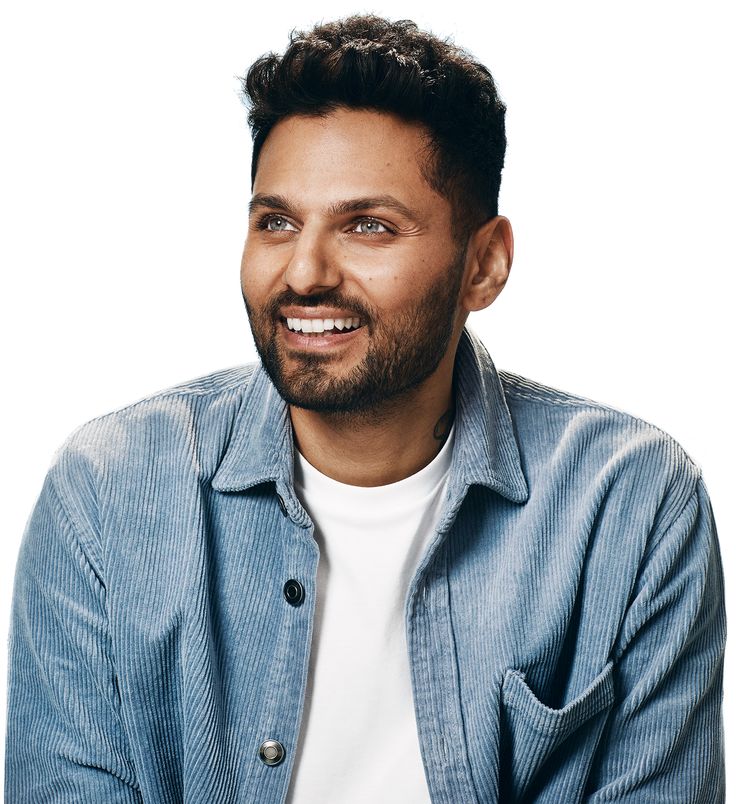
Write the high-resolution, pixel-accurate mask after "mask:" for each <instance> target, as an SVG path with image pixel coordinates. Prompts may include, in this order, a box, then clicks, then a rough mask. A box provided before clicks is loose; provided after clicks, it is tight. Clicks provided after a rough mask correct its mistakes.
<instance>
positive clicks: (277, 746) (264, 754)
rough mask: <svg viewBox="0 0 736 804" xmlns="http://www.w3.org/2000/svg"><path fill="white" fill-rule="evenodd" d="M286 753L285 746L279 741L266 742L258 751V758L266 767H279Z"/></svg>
mask: <svg viewBox="0 0 736 804" xmlns="http://www.w3.org/2000/svg"><path fill="white" fill-rule="evenodd" d="M285 753H286V751H284V746H283V745H281V743H280V742H279V741H278V740H265V741H264V742H262V743H261V747H260V748H259V749H258V756H259V757H260V758H261V761H262V762H263V763H264V764H265V765H278V764H279V762H281V760H282V759H283V758H284V754H285Z"/></svg>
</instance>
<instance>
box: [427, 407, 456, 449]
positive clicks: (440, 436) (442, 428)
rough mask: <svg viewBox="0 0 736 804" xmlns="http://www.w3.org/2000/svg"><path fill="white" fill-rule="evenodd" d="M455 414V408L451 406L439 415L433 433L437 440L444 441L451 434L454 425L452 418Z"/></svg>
mask: <svg viewBox="0 0 736 804" xmlns="http://www.w3.org/2000/svg"><path fill="white" fill-rule="evenodd" d="M454 416H455V410H454V408H450V409H449V410H446V411H445V412H444V413H443V414H442V415H441V416H440V417H439V419H437V423H436V424H435V426H434V432H433V433H432V435H434V437H435V438H436V439H437V441H444V440H445V439H446V438H447V436H448V435H449V434H450V428H451V427H452V420H453V417H454Z"/></svg>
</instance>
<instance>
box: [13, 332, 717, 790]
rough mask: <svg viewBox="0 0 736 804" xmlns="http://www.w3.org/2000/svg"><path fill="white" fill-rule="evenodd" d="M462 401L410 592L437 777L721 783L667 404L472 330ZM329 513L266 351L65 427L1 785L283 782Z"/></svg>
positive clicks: (430, 772) (690, 517) (694, 562)
mask: <svg viewBox="0 0 736 804" xmlns="http://www.w3.org/2000/svg"><path fill="white" fill-rule="evenodd" d="M456 399H457V416H456V428H457V429H456V440H455V449H454V452H453V457H452V466H451V470H450V472H451V474H450V482H449V486H448V496H447V500H446V504H445V508H444V513H443V515H442V517H441V521H440V525H439V528H438V531H437V533H436V534H435V536H434V537H433V538H432V540H431V542H430V545H429V547H428V549H427V551H426V553H425V555H424V557H423V559H422V561H421V562H420V565H419V567H418V569H417V572H416V574H415V576H414V578H413V580H412V582H411V585H410V588H409V590H408V593H407V597H406V628H407V641H408V645H409V659H410V666H411V672H412V685H413V691H414V703H415V711H416V716H417V726H418V731H419V738H420V745H421V749H422V757H423V761H424V765H425V771H426V776H427V783H428V786H429V790H430V794H431V797H432V801H433V802H437V803H438V804H440V803H441V804H471V803H472V802H479V803H480V802H482V803H484V804H485V802H489V803H490V802H499V801H500V802H539V803H540V804H541V803H542V802H543V803H544V804H568V803H572V802H583V801H585V802H614V801H615V802H641V803H642V804H644V802H646V804H651V803H652V802H678V804H695V803H697V802H702V804H714V803H715V802H721V801H723V800H724V770H723V730H722V721H721V695H722V671H723V649H724V639H725V615H724V606H723V580H722V570H721V563H720V556H719V551H718V544H717V539H716V532H715V526H714V523H713V517H712V512H711V508H710V503H709V501H708V497H707V494H706V490H705V487H704V485H703V482H702V478H701V476H700V472H699V470H698V468H697V467H696V466H695V465H694V464H693V462H692V461H691V460H690V459H689V458H688V457H687V455H686V454H685V453H684V452H683V451H682V449H681V448H680V447H679V446H678V445H677V444H676V443H675V442H674V441H673V440H672V439H671V438H670V437H669V436H667V435H666V434H664V433H662V432H661V431H660V430H657V429H656V428H655V427H653V426H651V425H649V424H646V423H644V422H641V421H639V420H637V419H634V418H632V417H631V416H628V415H626V414H623V413H620V412H617V411H615V410H612V409H610V408H607V407H605V406H602V405H598V404H596V403H594V402H591V401H589V400H584V399H580V398H578V397H573V396H571V395H568V394H564V393H561V392H559V391H555V390H552V389H549V388H545V387H542V386H540V385H537V384H535V383H533V382H530V381H528V380H525V379H523V378H521V377H518V376H515V375H512V374H508V373H501V374H500V375H499V374H497V373H496V370H495V368H494V367H493V364H492V362H491V360H490V358H489V357H488V354H487V353H486V351H485V350H484V348H483V346H482V345H481V344H480V342H479V341H477V340H476V339H475V338H474V337H473V336H472V335H470V334H469V333H467V332H466V333H465V334H464V335H463V339H462V341H461V343H460V347H459V351H458V358H457V370H456ZM312 530H313V529H312V523H311V522H310V520H309V517H308V516H307V514H306V512H305V511H304V509H303V507H302V506H301V504H300V503H299V500H298V499H297V497H296V495H295V493H294V487H293V444H292V435H291V429H290V422H289V417H288V411H287V409H286V406H285V405H284V403H283V401H282V400H281V399H280V397H279V396H278V394H277V393H276V391H275V390H274V388H273V386H272V385H271V383H270V381H269V380H268V378H267V376H266V375H265V373H264V372H263V370H262V368H260V366H246V367H238V368H233V369H227V370H223V371H220V372H216V373H214V374H211V375H209V376H207V377H203V378H200V379H197V380H193V381H191V382H189V383H185V384H183V385H180V386H177V387H175V388H172V389H168V390H166V391H163V392H161V393H159V394H156V395H154V396H152V397H149V398H147V399H144V400H141V401H139V402H136V403H135V404H133V405H130V406H128V407H126V408H123V409H121V410H118V411H115V412H113V413H110V414H107V415H105V416H102V417H100V418H98V419H94V420H93V421H91V422H88V423H86V424H85V425H83V426H82V427H80V428H78V429H77V430H76V431H75V432H74V433H72V435H71V436H70V437H69V438H68V439H67V441H66V443H65V444H64V445H63V446H62V448H61V449H59V451H58V452H57V454H56V456H55V459H54V462H53V465H52V466H51V468H50V470H49V472H48V475H47V477H46V480H45V482H44V485H43V488H42V490H41V493H40V496H39V499H38V502H37V503H36V506H35V508H34V510H33V513H32V515H31V517H30V519H29V522H28V526H27V528H26V532H25V534H24V537H23V542H22V546H21V552H20V555H19V559H18V566H17V573H16V581H15V587H14V598H13V612H12V622H11V632H10V643H9V689H8V730H7V756H6V801H7V804H25V803H26V802H28V804H31V802H32V804H46V803H47V802H58V804H103V802H105V803H106V802H145V804H174V802H187V804H207V803H209V802H216V803H217V804H229V803H231V802H232V803H233V804H234V803H235V802H242V803H243V804H245V802H248V803H249V804H271V802H282V801H284V798H285V796H286V791H287V788H288V781H289V775H290V773H291V769H292V764H293V759H294V754H295V747H296V744H295V741H296V739H297V737H298V735H299V726H300V718H301V714H302V705H303V697H304V690H305V686H306V674H307V667H308V657H309V650H310V643H311V636H312V619H313V614H314V596H315V581H316V571H317V563H318V560H319V554H318V548H317V546H316V543H315V541H314V539H313V538H312ZM289 578H295V579H297V580H299V581H300V582H301V583H302V584H303V586H304V589H305V593H306V599H305V602H304V604H303V605H301V606H299V607H297V608H295V607H293V606H291V605H289V604H288V603H287V602H286V600H285V599H284V596H283V591H282V590H283V586H284V582H285V581H286V580H287V579H289ZM376 672H380V668H376ZM266 739H275V740H278V741H280V742H281V743H282V744H283V746H284V748H285V758H284V761H283V762H282V763H281V764H279V765H276V766H267V765H265V764H264V763H263V762H262V761H261V760H260V758H259V755H258V749H259V746H260V744H261V743H262V742H263V741H264V740H266ZM325 750H326V751H330V752H334V754H335V762H339V761H340V753H339V746H332V745H326V746H325ZM296 804H307V803H304V802H297V803H296ZM308 804H313V803H311V802H309V803H308ZM320 804H322V802H320ZM341 804H348V802H344V803H341ZM407 804H408V802H407Z"/></svg>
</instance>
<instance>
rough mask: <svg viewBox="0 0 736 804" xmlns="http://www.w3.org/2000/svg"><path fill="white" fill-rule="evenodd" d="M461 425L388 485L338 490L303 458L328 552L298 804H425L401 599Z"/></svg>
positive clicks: (298, 763) (299, 484)
mask: <svg viewBox="0 0 736 804" xmlns="http://www.w3.org/2000/svg"><path fill="white" fill-rule="evenodd" d="M453 441H454V427H453V428H452V429H451V431H450V435H449V437H448V438H447V441H446V442H445V444H444V445H443V447H442V449H441V450H440V452H439V453H438V455H437V456H436V457H435V458H434V460H433V461H432V462H431V463H429V464H428V465H427V466H425V467H424V469H421V470H420V471H419V472H417V473H416V474H413V475H411V476H410V477H407V478H405V479H404V480H400V481H398V482H397V483H391V484H389V485H387V486H375V487H363V486H349V485H346V484H345V483H339V482H337V481H336V480H333V479H332V478H329V477H327V476H326V475H323V474H322V473H321V472H319V471H317V469H315V468H314V467H313V466H311V464H309V463H308V462H307V461H306V460H305V459H304V457H303V456H302V455H301V454H299V453H298V452H297V453H296V460H295V466H294V481H295V488H296V492H297V495H298V496H299V498H300V500H301V501H302V504H303V505H304V507H305V509H306V510H307V512H308V513H309V515H310V516H311V518H312V521H313V522H314V524H315V539H316V540H317V543H318V544H319V547H320V561H319V566H318V570H317V600H316V610H315V619H314V632H313V639H312V648H311V655H310V663H309V680H308V684H307V693H306V700H305V708H304V715H303V719H302V727H301V737H300V740H299V748H298V752H297V756H296V758H295V764H294V772H293V774H292V779H291V787H290V790H289V795H288V797H287V801H288V802H290V804H333V803H334V804H375V802H379V801H380V802H382V803H384V804H427V803H428V802H429V801H430V798H429V792H428V790H427V783H426V780H425V776H424V766H423V764H422V759H421V755H420V751H419V739H418V736H417V728H416V719H415V714H414V701H413V697H412V690H411V680H410V674H409V657H408V653H407V646H406V633H405V625H404V601H405V597H406V593H407V590H408V587H409V582H410V581H411V579H412V577H413V575H414V572H415V570H416V567H417V565H418V563H419V561H420V559H421V557H422V555H423V553H424V550H425V548H426V546H427V544H428V542H429V541H430V539H431V537H432V535H433V533H434V530H435V528H436V526H437V523H438V519H439V515H440V513H441V505H442V502H443V500H444V496H445V490H446V487H447V477H448V471H449V467H450V459H451V456H452V445H453Z"/></svg>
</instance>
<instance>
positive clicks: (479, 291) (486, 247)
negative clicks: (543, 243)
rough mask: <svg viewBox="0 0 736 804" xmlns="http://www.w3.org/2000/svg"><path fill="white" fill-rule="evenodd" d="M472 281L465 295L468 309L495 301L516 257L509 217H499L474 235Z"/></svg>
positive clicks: (487, 222)
mask: <svg viewBox="0 0 736 804" xmlns="http://www.w3.org/2000/svg"><path fill="white" fill-rule="evenodd" d="M469 246H470V248H469V251H468V254H469V256H470V258H471V263H470V265H469V266H468V267H469V270H470V273H469V282H468V284H467V286H466V291H465V294H464V305H463V306H464V307H465V309H466V310H467V311H468V312H472V311H474V310H482V309H484V308H485V307H488V306H489V305H490V304H492V303H493V302H494V301H495V299H496V297H497V296H498V294H499V293H500V292H501V291H502V290H503V288H504V285H505V284H506V280H507V279H508V276H509V271H510V269H511V263H512V261H513V258H514V235H513V231H512V229H511V223H510V222H509V220H508V218H504V217H503V216H500V215H499V216H496V217H495V218H492V219H491V220H489V221H486V223H484V224H483V226H481V227H480V228H479V229H478V230H477V231H476V232H475V234H474V235H473V236H472V237H471V241H470V244H469Z"/></svg>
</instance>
